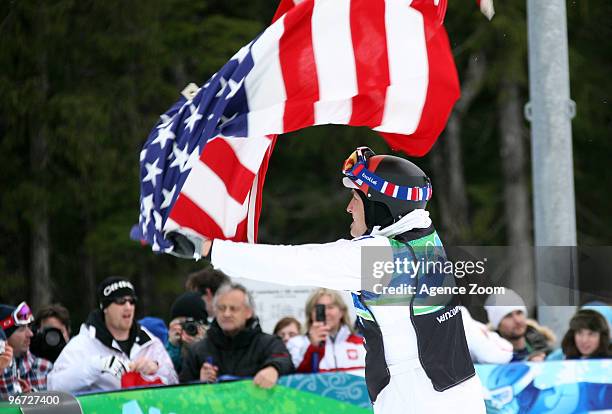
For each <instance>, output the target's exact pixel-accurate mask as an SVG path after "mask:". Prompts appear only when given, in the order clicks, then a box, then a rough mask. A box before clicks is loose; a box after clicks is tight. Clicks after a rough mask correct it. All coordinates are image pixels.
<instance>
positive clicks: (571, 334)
mask: <svg viewBox="0 0 612 414" xmlns="http://www.w3.org/2000/svg"><path fill="white" fill-rule="evenodd" d="M609 346H610V328H609V327H608V322H607V321H606V319H605V318H604V317H603V316H602V315H601V314H600V313H599V312H596V311H594V310H591V309H581V310H579V311H578V312H577V313H576V314H575V315H574V317H573V318H572V319H571V321H570V323H569V330H568V331H567V333H566V334H565V336H564V337H563V341H562V342H561V349H562V350H563V354H565V358H566V359H579V358H609V357H610V356H611V355H610V352H609Z"/></svg>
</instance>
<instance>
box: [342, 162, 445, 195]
mask: <svg viewBox="0 0 612 414" xmlns="http://www.w3.org/2000/svg"><path fill="white" fill-rule="evenodd" d="M344 174H345V175H346V176H348V177H349V178H350V179H351V180H353V181H354V182H355V184H357V185H358V186H359V187H360V188H361V187H363V186H364V185H367V186H368V187H371V188H373V189H375V190H376V191H378V192H379V193H382V194H385V195H387V196H389V197H393V198H395V199H398V200H405V201H427V200H430V199H431V196H432V194H433V189H432V188H431V185H429V184H428V185H426V186H423V187H406V186H400V185H396V184H393V183H391V182H389V181H387V180H385V179H384V178H382V177H379V176H378V175H376V174H374V173H373V172H372V171H370V170H368V169H367V168H366V166H365V163H364V162H359V163H357V164H356V165H355V166H354V167H353V168H352V169H351V170H350V171H348V172H346V171H345V172H344Z"/></svg>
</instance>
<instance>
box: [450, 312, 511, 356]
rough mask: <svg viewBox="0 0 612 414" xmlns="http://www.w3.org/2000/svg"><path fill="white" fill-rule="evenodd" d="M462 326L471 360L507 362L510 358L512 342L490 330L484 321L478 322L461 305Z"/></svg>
mask: <svg viewBox="0 0 612 414" xmlns="http://www.w3.org/2000/svg"><path fill="white" fill-rule="evenodd" d="M461 313H462V314H463V328H464V329H465V338H466V339H467V344H468V348H469V349H470V356H471V357H472V361H473V362H475V363H478V364H507V363H508V362H510V360H511V359H512V352H513V349H512V344H511V343H510V342H508V341H507V340H505V339H504V338H502V337H501V336H499V335H498V334H497V332H493V331H490V330H489V328H487V326H486V325H485V324H484V323H480V322H478V321H477V320H475V319H474V318H472V315H470V312H469V311H468V310H467V309H466V308H465V307H463V306H462V307H461Z"/></svg>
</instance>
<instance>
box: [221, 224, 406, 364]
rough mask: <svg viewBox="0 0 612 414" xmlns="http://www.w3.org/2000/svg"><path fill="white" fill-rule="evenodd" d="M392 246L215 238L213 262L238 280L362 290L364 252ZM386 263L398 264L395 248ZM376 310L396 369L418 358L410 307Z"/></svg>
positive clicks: (381, 241) (374, 239) (367, 241)
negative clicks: (263, 242) (399, 365)
mask: <svg viewBox="0 0 612 414" xmlns="http://www.w3.org/2000/svg"><path fill="white" fill-rule="evenodd" d="M404 218H409V216H408V215H407V216H405V217H404ZM398 223H399V222H398ZM390 246H391V244H390V242H389V239H388V238H387V237H385V236H379V235H375V236H362V237H357V238H355V239H353V240H346V239H340V240H337V241H335V242H331V243H325V244H303V245H298V246H292V245H267V244H250V243H236V242H232V241H229V240H215V242H214V244H213V248H212V253H211V261H212V264H213V266H214V267H215V268H216V269H219V270H221V271H223V272H225V273H226V274H228V275H231V276H232V277H238V278H245V279H252V280H258V281H262V282H269V283H282V284H284V285H289V286H320V287H324V288H328V289H335V290H348V291H359V290H361V273H362V269H361V250H362V248H368V247H390ZM237 258H239V259H237ZM381 259H382V258H381ZM386 260H387V261H392V260H393V253H392V251H391V249H389V252H388V257H387V259H386ZM370 309H371V311H372V313H373V314H374V316H375V317H376V321H377V322H378V324H379V326H380V330H381V332H382V336H383V338H384V341H385V343H384V353H385V359H386V361H387V363H388V364H389V365H394V364H400V363H402V362H405V361H407V360H412V359H414V358H417V357H418V350H417V342H416V333H415V331H414V327H413V326H412V322H411V321H410V307H409V306H403V305H394V306H384V305H383V306H371V307H370Z"/></svg>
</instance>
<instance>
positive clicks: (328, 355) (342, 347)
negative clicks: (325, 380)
mask: <svg viewBox="0 0 612 414" xmlns="http://www.w3.org/2000/svg"><path fill="white" fill-rule="evenodd" d="M287 349H288V350H289V353H290V354H291V359H292V361H293V365H295V368H296V370H297V372H312V368H313V367H312V354H313V353H314V352H318V353H319V366H318V370H319V371H340V370H346V369H363V368H365V354H366V350H365V348H364V346H363V338H362V337H360V336H357V335H354V334H352V333H351V331H350V329H349V327H348V326H346V325H342V327H341V328H340V330H339V331H338V333H337V334H336V337H335V338H334V340H333V341H332V340H331V339H330V340H327V341H325V348H324V351H323V347H321V348H319V347H315V346H313V345H312V344H311V343H310V339H308V336H307V335H299V336H294V337H293V338H291V339H290V340H289V342H287ZM320 354H323V356H322V357H321V355H320Z"/></svg>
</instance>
